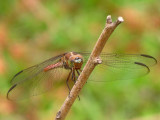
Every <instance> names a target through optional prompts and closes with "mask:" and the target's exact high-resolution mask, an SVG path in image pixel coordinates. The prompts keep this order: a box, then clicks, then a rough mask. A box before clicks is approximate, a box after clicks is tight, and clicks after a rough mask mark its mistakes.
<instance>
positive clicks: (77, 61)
mask: <svg viewBox="0 0 160 120" xmlns="http://www.w3.org/2000/svg"><path fill="white" fill-rule="evenodd" d="M69 61H70V66H72V67H73V66H74V67H75V68H76V69H80V68H81V66H82V64H83V57H82V56H81V55H80V54H76V55H72V56H70V58H69Z"/></svg>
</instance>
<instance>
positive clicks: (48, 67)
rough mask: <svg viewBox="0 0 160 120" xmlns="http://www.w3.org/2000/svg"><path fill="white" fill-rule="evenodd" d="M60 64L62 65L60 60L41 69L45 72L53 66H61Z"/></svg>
mask: <svg viewBox="0 0 160 120" xmlns="http://www.w3.org/2000/svg"><path fill="white" fill-rule="evenodd" d="M61 66H62V63H61V62H58V63H55V64H51V65H49V66H47V67H45V68H44V69H43V71H44V72H47V71H49V70H51V69H54V68H57V67H61Z"/></svg>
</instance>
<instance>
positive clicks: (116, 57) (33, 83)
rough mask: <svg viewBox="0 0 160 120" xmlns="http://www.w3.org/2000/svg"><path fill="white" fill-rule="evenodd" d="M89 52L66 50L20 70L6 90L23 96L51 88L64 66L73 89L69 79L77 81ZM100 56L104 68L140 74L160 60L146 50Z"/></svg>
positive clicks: (13, 96)
mask: <svg viewBox="0 0 160 120" xmlns="http://www.w3.org/2000/svg"><path fill="white" fill-rule="evenodd" d="M89 56H90V53H87V52H84V53H80V52H66V53H63V54H60V55H57V56H55V57H52V58H50V59H48V60H46V61H44V62H42V63H40V64H37V65H34V66H32V67H29V68H27V69H24V70H21V71H20V72H18V73H17V74H16V75H15V76H14V77H13V78H12V80H11V85H12V86H11V88H10V89H9V90H8V92H7V98H8V99H9V100H17V99H24V98H28V97H30V96H36V95H39V94H42V93H43V92H46V91H48V90H50V89H51V88H52V87H53V86H54V81H55V80H59V79H60V78H61V76H62V74H63V70H66V71H67V72H66V74H67V77H66V84H67V87H68V89H69V91H70V90H71V88H70V86H69V84H68V82H69V81H73V84H75V83H76V80H77V78H78V76H79V75H80V73H81V72H82V68H83V66H84V64H85V63H86V62H87V60H88V58H89ZM100 58H101V59H102V64H100V65H101V66H103V67H104V68H105V69H110V68H111V69H112V70H113V71H129V72H130V73H140V75H146V74H148V73H149V72H150V67H151V66H153V65H155V64H156V63H157V60H156V59H155V58H154V57H152V56H150V55H146V54H115V53H110V54H108V53H102V54H101V55H100Z"/></svg>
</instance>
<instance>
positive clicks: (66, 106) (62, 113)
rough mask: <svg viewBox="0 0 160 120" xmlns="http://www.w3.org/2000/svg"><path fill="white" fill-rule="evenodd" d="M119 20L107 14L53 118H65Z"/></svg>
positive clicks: (120, 19) (119, 18) (58, 119)
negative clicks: (71, 85) (73, 82)
mask: <svg viewBox="0 0 160 120" xmlns="http://www.w3.org/2000/svg"><path fill="white" fill-rule="evenodd" d="M121 22H123V18H122V17H118V20H117V21H116V22H112V19H111V16H110V15H109V16H107V20H106V25H105V28H104V29H103V31H102V33H101V35H100V37H99V39H98V41H97V43H96V45H95V47H94V49H93V51H92V53H91V55H90V57H89V60H88V61H87V63H86V65H85V67H84V69H83V71H82V73H81V74H80V76H79V77H78V80H77V82H76V83H75V85H74V86H73V88H72V90H71V92H70V95H69V96H68V97H67V98H66V100H65V101H64V103H63V105H62V107H61V109H60V110H59V112H58V113H57V115H56V118H55V120H64V119H65V117H66V115H67V113H68V112H69V110H70V108H71V106H72V104H73V103H74V101H75V99H76V98H77V96H78V95H79V93H80V91H81V89H82V88H83V86H84V84H85V83H86V81H87V79H88V77H89V76H90V74H91V73H92V71H93V69H94V68H95V66H96V65H97V64H100V63H101V62H102V61H101V60H100V58H99V55H100V53H101V52H102V49H103V47H104V45H105V43H106V41H107V40H108V38H109V37H110V35H111V34H112V32H113V31H114V30H115V28H116V27H117V26H118V25H119V24H120V23H121Z"/></svg>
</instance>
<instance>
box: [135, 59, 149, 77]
mask: <svg viewBox="0 0 160 120" xmlns="http://www.w3.org/2000/svg"><path fill="white" fill-rule="evenodd" d="M134 63H135V64H137V65H141V66H143V67H146V68H147V69H148V72H147V73H146V74H148V73H149V72H150V69H149V67H148V66H147V65H145V64H143V63H140V62H134Z"/></svg>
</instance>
